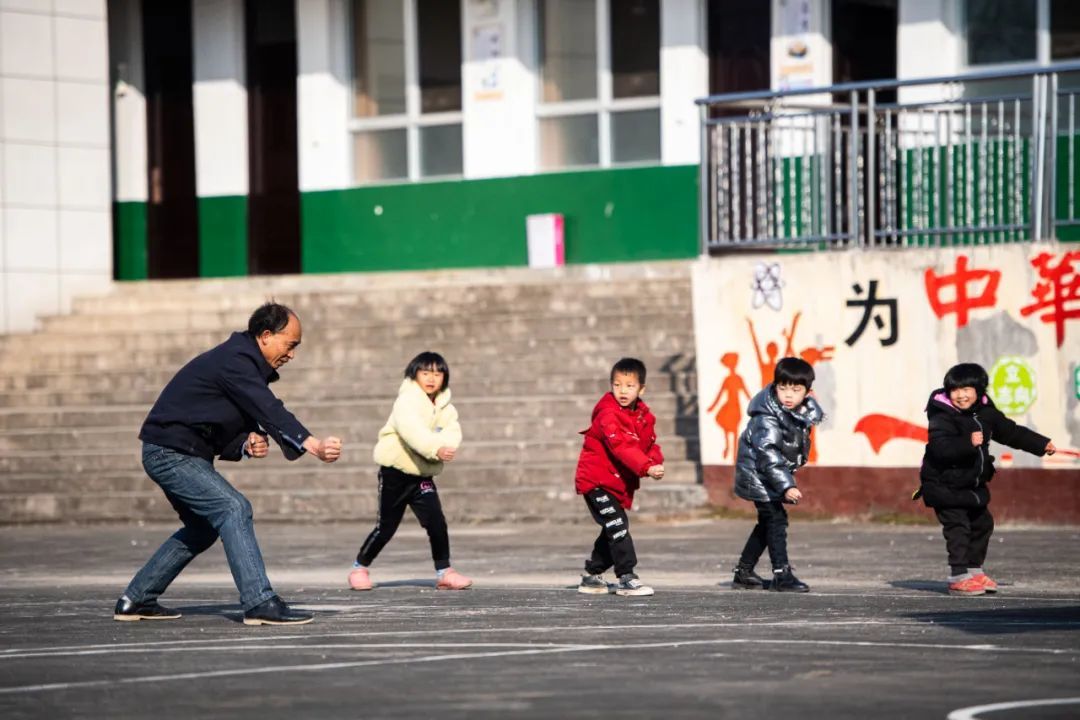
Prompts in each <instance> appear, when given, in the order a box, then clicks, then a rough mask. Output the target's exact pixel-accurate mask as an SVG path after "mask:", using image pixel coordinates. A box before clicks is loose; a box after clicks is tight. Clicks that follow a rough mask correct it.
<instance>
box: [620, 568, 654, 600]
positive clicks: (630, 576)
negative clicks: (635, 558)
mask: <svg viewBox="0 0 1080 720" xmlns="http://www.w3.org/2000/svg"><path fill="white" fill-rule="evenodd" d="M615 594H616V595H635V596H637V595H652V594H653V589H652V588H651V587H649V586H648V585H642V584H641V581H640V580H638V576H637V575H635V574H634V573H626V574H625V575H620V576H619V582H618V584H616V585H615Z"/></svg>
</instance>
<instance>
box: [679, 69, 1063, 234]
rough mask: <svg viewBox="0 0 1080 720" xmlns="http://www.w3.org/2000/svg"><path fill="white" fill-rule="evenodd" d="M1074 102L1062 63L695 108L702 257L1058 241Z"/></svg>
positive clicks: (769, 94)
mask: <svg viewBox="0 0 1080 720" xmlns="http://www.w3.org/2000/svg"><path fill="white" fill-rule="evenodd" d="M1061 86H1070V87H1074V88H1075V89H1069V90H1063V89H1061ZM1078 92H1080V62H1071V63H1060V64H1056V65H1048V66H1042V67H1026V68H1016V69H1011V70H1006V71H996V72H984V73H975V74H970V75H958V76H950V77H936V78H921V79H917V80H883V81H875V82H860V83H847V84H842V85H833V86H831V87H825V88H805V89H799V90H789V91H763V92H750V93H735V94H729V95H718V96H714V97H708V98H704V99H701V100H698V101H697V102H698V105H699V106H700V108H701V118H702V122H701V133H702V138H701V139H702V157H703V162H702V163H701V234H702V250H703V252H708V251H710V250H729V249H738V248H760V247H810V248H817V247H820V248H829V247H913V246H915V247H924V246H937V245H967V244H990V243H1005V242H1024V241H1030V240H1042V239H1048V238H1053V237H1057V235H1058V233H1059V232H1061V231H1063V228H1067V227H1068V228H1071V227H1073V226H1080V217H1078V216H1080V212H1078V208H1077V201H1078V198H1077V192H1076V184H1077V179H1078V176H1077V164H1078V163H1077V142H1076V132H1077V130H1078V128H1077V127H1076V120H1077V118H1076V94H1077V93H1078ZM890 95H891V96H893V97H889V96H890ZM886 98H887V101H883V100H885V99H886ZM893 98H895V99H893ZM1063 120H1067V122H1063Z"/></svg>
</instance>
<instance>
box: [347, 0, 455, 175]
mask: <svg viewBox="0 0 1080 720" xmlns="http://www.w3.org/2000/svg"><path fill="white" fill-rule="evenodd" d="M352 39H353V43H352V48H353V57H352V60H353V119H352V121H351V122H350V130H351V131H352V133H353V155H354V163H353V167H354V176H355V179H356V181H357V182H359V183H372V182H380V181H386V180H417V179H420V178H429V177H443V176H456V175H461V172H462V165H463V163H462V145H461V2H460V0H404V1H403V0H354V2H353V13H352Z"/></svg>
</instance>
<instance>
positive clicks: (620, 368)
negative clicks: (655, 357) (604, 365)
mask: <svg viewBox="0 0 1080 720" xmlns="http://www.w3.org/2000/svg"><path fill="white" fill-rule="evenodd" d="M615 373H625V374H626V375H630V374H634V375H637V379H638V382H639V383H641V384H642V385H644V384H645V363H643V362H641V361H640V360H638V359H637V358H630V357H626V358H623V359H622V360H620V361H619V362H617V363H615V364H614V365H612V366H611V379H610V380H608V382H615Z"/></svg>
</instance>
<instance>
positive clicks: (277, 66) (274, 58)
mask: <svg viewBox="0 0 1080 720" xmlns="http://www.w3.org/2000/svg"><path fill="white" fill-rule="evenodd" d="M244 15H245V37H246V43H245V44H246V56H247V57H246V59H247V91H248V173H249V188H250V190H249V196H248V268H249V272H250V273H251V274H253V275H267V274H280V273H295V272H300V269H301V268H300V192H299V189H298V187H299V170H298V160H297V141H296V130H297V125H296V71H297V61H296V8H295V1H294V0H247V2H246V3H245V8H244Z"/></svg>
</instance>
